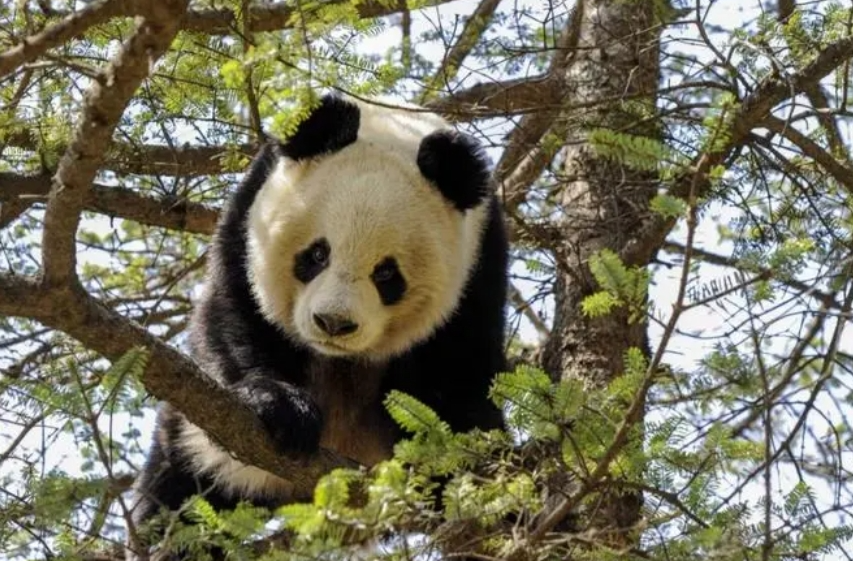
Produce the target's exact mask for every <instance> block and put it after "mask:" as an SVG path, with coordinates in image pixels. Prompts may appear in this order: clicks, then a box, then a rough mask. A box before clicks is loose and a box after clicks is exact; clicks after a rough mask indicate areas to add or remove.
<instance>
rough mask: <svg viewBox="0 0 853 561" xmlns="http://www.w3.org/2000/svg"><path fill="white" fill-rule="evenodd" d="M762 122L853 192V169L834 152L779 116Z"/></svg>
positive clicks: (770, 117) (771, 116)
mask: <svg viewBox="0 0 853 561" xmlns="http://www.w3.org/2000/svg"><path fill="white" fill-rule="evenodd" d="M761 124H762V125H763V126H765V127H767V128H768V129H769V130H771V131H773V132H774V133H776V134H778V135H780V136H782V137H784V138H786V139H788V140H789V141H790V142H791V144H793V145H795V146H796V147H797V148H799V149H800V150H801V151H802V152H803V154H804V155H806V156H808V157H809V158H811V159H812V160H814V161H815V162H817V163H818V164H820V165H821V166H823V169H824V170H825V171H826V172H827V173H828V174H829V175H831V176H832V177H833V179H835V180H836V181H837V182H838V183H839V184H840V185H843V186H844V188H845V189H847V192H848V193H851V194H853V169H851V168H850V167H848V166H847V165H845V164H843V163H842V162H839V161H838V160H837V159H836V158H835V157H833V156H832V154H830V153H829V152H827V151H826V150H824V149H823V147H822V146H821V145H820V144H818V143H817V142H815V141H814V140H812V139H811V138H809V137H808V136H806V135H804V134H803V133H801V132H800V131H798V130H797V129H796V128H795V127H794V126H793V125H790V124H788V123H786V122H785V121H783V120H782V119H780V118H779V117H775V116H773V115H769V116H768V117H767V118H766V119H765V120H764V121H763V122H762V123H761Z"/></svg>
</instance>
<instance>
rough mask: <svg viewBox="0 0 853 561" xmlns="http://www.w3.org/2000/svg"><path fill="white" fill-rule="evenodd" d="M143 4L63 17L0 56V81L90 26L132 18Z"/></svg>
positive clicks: (115, 4)
mask: <svg viewBox="0 0 853 561" xmlns="http://www.w3.org/2000/svg"><path fill="white" fill-rule="evenodd" d="M149 3H150V2H149V1H146V0H103V1H102V2H96V3H94V4H91V5H89V6H86V7H85V8H83V9H81V10H79V11H77V12H74V13H72V14H70V15H68V16H66V17H65V18H64V19H63V20H62V21H60V22H59V23H55V24H54V25H51V26H50V27H48V28H47V29H45V30H44V31H42V32H41V33H38V34H36V35H33V36H31V37H26V38H24V40H23V41H22V42H21V43H20V44H19V45H16V46H14V47H12V48H11V49H9V50H8V51H6V52H5V53H0V78H2V77H3V76H6V75H7V74H10V73H12V72H13V71H14V70H15V69H16V68H18V67H19V66H21V65H22V64H24V63H26V62H29V61H31V60H33V59H35V58H36V57H38V56H40V55H42V54H44V53H45V52H46V51H47V50H48V49H52V48H54V47H56V46H59V45H61V44H63V43H65V42H66V41H68V40H69V39H71V38H73V37H75V36H77V35H81V34H83V33H84V32H85V31H86V30H87V29H89V28H90V27H92V26H95V25H98V24H101V23H103V22H105V21H107V20H109V19H111V18H114V17H118V16H133V15H136V14H138V13H140V12H141V9H142V8H143V7H144V6H145V5H147V4H149Z"/></svg>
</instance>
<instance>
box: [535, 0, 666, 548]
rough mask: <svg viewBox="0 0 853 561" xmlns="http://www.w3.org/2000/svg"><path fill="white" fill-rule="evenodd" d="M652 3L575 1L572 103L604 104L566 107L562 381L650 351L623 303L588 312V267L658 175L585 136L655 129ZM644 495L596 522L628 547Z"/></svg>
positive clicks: (569, 82) (589, 378) (633, 219)
mask: <svg viewBox="0 0 853 561" xmlns="http://www.w3.org/2000/svg"><path fill="white" fill-rule="evenodd" d="M655 4H657V5H658V6H661V4H662V2H656V1H655V0H586V1H583V0H579V2H578V9H582V10H583V13H582V14H580V15H581V20H580V28H579V30H578V31H579V39H578V48H577V51H576V53H575V54H574V60H573V62H572V64H570V65H569V66H568V68H567V75H566V87H567V89H568V91H567V96H566V102H567V103H568V104H570V105H572V106H580V107H588V106H589V105H590V104H592V103H595V102H596V101H600V102H601V103H600V105H596V106H593V108H592V109H587V110H579V112H573V113H570V114H569V115H568V118H569V122H568V123H567V130H568V138H567V143H566V148H565V149H564V152H563V158H564V160H563V164H562V166H563V170H564V174H565V176H564V177H565V178H566V181H565V183H563V184H561V185H560V193H559V199H558V200H559V202H560V206H561V210H562V219H561V223H560V224H559V229H560V232H561V234H562V235H561V240H560V245H559V246H558V247H557V248H555V249H556V257H557V262H558V264H559V267H558V271H557V282H556V286H555V300H556V307H555V317H554V327H553V330H552V333H551V336H550V338H549V340H548V341H547V343H546V345H545V348H544V349H543V355H542V363H543V367H544V368H545V369H546V370H547V371H548V372H549V373H551V375H552V376H553V377H554V378H555V379H563V380H565V379H581V380H584V381H585V382H586V383H587V385H590V386H593V387H602V386H603V385H605V384H607V383H608V382H610V381H611V380H613V379H614V378H615V377H617V376H619V375H620V374H622V372H623V370H624V364H623V359H624V356H625V352H626V351H627V350H628V349H629V348H630V347H637V348H640V349H642V350H643V352H646V353H648V345H647V343H646V328H647V324H646V322H645V320H644V319H643V320H640V321H637V322H635V323H629V321H628V313H627V311H625V310H616V311H614V312H613V313H611V314H610V315H607V316H605V317H603V318H598V319H590V318H588V317H586V316H585V315H584V314H583V312H582V310H581V303H582V301H583V299H584V298H585V297H586V296H589V295H590V294H592V293H594V292H596V291H597V290H600V287H598V286H597V285H596V282H595V280H594V278H593V277H592V275H591V273H590V270H589V266H588V260H589V258H590V256H592V255H594V254H595V253H596V252H598V251H600V250H602V249H604V248H609V249H612V250H613V251H615V252H617V253H618V252H619V251H620V250H621V249H622V248H623V247H624V245H625V244H626V243H627V241H628V240H629V239H630V236H631V234H632V233H635V230H636V228H637V226H638V225H639V224H640V220H641V219H642V218H643V217H644V216H646V215H647V213H648V212H649V201H650V200H651V197H652V196H654V194H655V192H656V188H657V183H656V177H655V175H654V174H651V173H649V172H648V171H638V170H635V169H631V168H628V167H626V166H624V165H622V164H619V163H617V162H613V161H611V160H607V159H603V158H597V157H596V154H595V151H594V149H593V147H592V146H591V145H590V144H589V143H588V141H587V138H588V134H589V132H590V131H591V130H594V129H598V128H607V129H611V130H614V131H619V132H626V133H629V134H641V135H647V136H655V135H656V134H657V133H656V131H655V129H654V125H653V124H652V125H648V124H643V123H649V122H652V121H653V120H652V119H645V120H644V119H643V117H642V115H641V113H642V112H645V113H646V116H649V115H651V114H653V111H654V104H655V95H656V91H657V85H658V81H659V61H658V57H659V40H660V30H661V26H660V25H659V24H658V21H657V18H656V17H655V10H654V7H655ZM620 99H621V100H624V102H620V101H618V100H620ZM606 100H615V101H612V102H608V101H606ZM649 258H650V256H649ZM640 502H641V501H640V497H638V496H635V495H630V494H629V495H621V496H620V497H616V496H612V498H610V499H607V498H605V500H604V504H600V505H599V507H601V506H603V507H604V508H602V509H601V510H599V511H598V513H596V515H595V516H594V519H593V520H592V521H591V524H593V525H594V526H596V527H597V529H599V530H602V529H606V530H608V532H607V534H608V535H610V536H611V537H612V538H613V539H614V543H613V545H617V544H621V545H627V542H626V540H625V537H626V535H625V530H627V529H628V528H629V527H630V526H632V525H633V524H634V523H635V522H636V521H637V519H638V516H639V507H640ZM611 532H614V533H612V534H611ZM628 541H630V540H628Z"/></svg>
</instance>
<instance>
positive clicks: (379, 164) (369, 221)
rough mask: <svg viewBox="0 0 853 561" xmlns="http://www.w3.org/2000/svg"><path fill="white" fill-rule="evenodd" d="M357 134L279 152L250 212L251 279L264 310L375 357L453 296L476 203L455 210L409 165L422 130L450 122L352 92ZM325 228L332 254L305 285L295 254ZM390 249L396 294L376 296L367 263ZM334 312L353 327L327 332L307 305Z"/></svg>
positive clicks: (480, 218) (417, 336) (443, 309)
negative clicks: (318, 149)
mask: <svg viewBox="0 0 853 561" xmlns="http://www.w3.org/2000/svg"><path fill="white" fill-rule="evenodd" d="M359 105H360V108H361V126H360V128H359V131H358V140H357V141H356V142H355V143H353V144H351V145H349V146H347V147H345V148H343V149H342V150H340V151H338V152H335V153H333V154H329V155H324V156H321V157H319V158H317V159H315V160H314V161H307V162H299V163H296V162H293V161H290V160H287V159H282V160H281V161H280V162H278V164H277V165H276V167H275V169H274V170H273V171H272V173H271V174H270V177H269V178H268V179H267V181H266V183H265V184H264V185H263V187H262V188H261V190H260V191H259V193H258V195H257V196H256V198H255V201H254V203H253V205H252V208H251V210H250V213H249V218H248V254H249V255H248V263H249V270H250V277H251V278H250V281H251V285H252V289H253V291H254V292H255V295H256V297H257V298H258V301H259V303H260V305H261V309H262V311H263V313H264V314H265V315H266V317H267V318H269V319H270V320H271V321H273V322H275V323H276V324H278V325H280V326H282V327H283V329H284V331H285V332H286V333H288V334H289V335H291V336H294V337H296V338H297V339H299V340H301V341H303V342H305V343H307V344H309V345H311V346H312V347H313V348H314V349H315V350H317V351H318V352H320V353H323V354H328V355H359V356H363V357H366V358H372V359H383V358H387V357H389V356H393V355H396V354H399V353H402V352H405V351H406V350H408V349H409V348H411V347H412V346H413V345H414V344H416V343H418V342H420V341H422V340H424V339H425V338H427V337H429V336H430V335H431V334H432V333H433V332H434V331H435V329H436V328H437V327H439V326H440V325H442V324H443V323H444V322H445V321H447V319H448V318H449V317H450V315H451V314H452V313H453V311H454V309H455V308H456V306H457V304H458V302H459V300H460V298H461V295H462V291H463V289H464V286H465V282H466V281H467V279H468V277H469V275H470V272H471V269H472V267H473V266H474V265H475V263H476V262H477V258H478V256H479V250H480V239H481V236H482V230H483V227H484V225H485V221H486V217H487V208H486V205H480V206H479V207H477V208H474V209H471V210H469V211H468V212H466V213H461V212H459V211H458V210H457V209H456V208H454V207H453V205H452V204H451V203H450V202H449V201H447V200H446V199H445V198H444V197H443V196H442V194H441V193H440V192H439V190H438V189H437V188H436V187H435V186H434V185H432V184H430V183H429V182H428V181H427V180H426V179H425V178H424V177H423V175H422V174H421V172H420V170H419V169H418V166H417V153H418V148H419V146H420V142H421V140H422V139H423V137H424V136H426V135H427V134H429V133H431V132H433V131H435V130H437V129H444V128H448V125H447V124H446V123H445V122H444V121H443V120H441V119H440V118H439V117H437V116H435V115H431V114H425V113H419V112H413V111H406V110H397V109H388V108H383V107H377V106H374V105H368V104H359ZM321 237H325V238H326V239H327V240H328V241H329V244H330V246H331V259H330V266H329V267H328V268H327V269H326V270H324V271H323V272H322V273H321V274H320V275H319V276H318V277H317V278H315V279H314V280H312V281H311V282H310V283H308V285H307V286H303V285H302V283H300V282H299V281H297V280H296V279H295V278H294V275H293V263H294V256H295V255H296V254H297V253H298V252H299V251H302V250H303V249H305V248H306V247H308V246H309V245H310V244H311V243H312V242H313V241H314V240H316V239H318V238H321ZM386 256H393V257H394V258H395V259H396V260H397V262H398V264H399V266H400V270H401V272H402V274H403V276H404V278H405V279H406V283H407V290H406V294H405V295H404V296H403V299H402V301H401V302H399V303H397V304H395V305H393V306H385V305H383V304H382V302H381V300H380V297H379V294H378V292H377V291H376V288H375V286H374V285H373V283H372V281H371V280H370V274H371V272H372V271H373V268H374V267H375V265H376V264H377V263H378V262H379V261H381V260H382V259H383V258H384V257H386ZM318 312H319V313H324V312H332V313H341V314H344V315H346V316H348V317H350V318H351V319H352V320H354V321H355V322H357V323H358V324H359V326H360V328H359V329H358V331H356V332H355V333H353V334H351V335H349V336H346V337H338V338H335V339H334V340H331V339H330V338H329V337H328V336H326V335H325V334H324V333H322V332H321V331H320V330H318V329H317V328H316V326H315V325H314V322H313V320H312V315H313V314H314V313H318Z"/></svg>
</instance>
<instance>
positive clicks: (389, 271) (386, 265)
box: [371, 259, 397, 282]
mask: <svg viewBox="0 0 853 561" xmlns="http://www.w3.org/2000/svg"><path fill="white" fill-rule="evenodd" d="M396 274H397V263H396V262H395V261H393V260H389V259H386V260H385V261H383V262H382V263H380V264H379V265H377V266H376V268H375V269H374V270H373V275H371V276H372V278H373V282H388V281H389V280H391V279H393V278H394V275H396Z"/></svg>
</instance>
